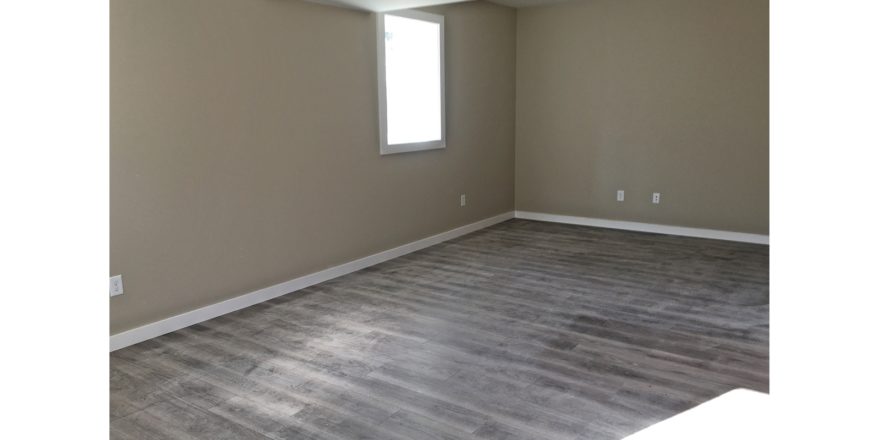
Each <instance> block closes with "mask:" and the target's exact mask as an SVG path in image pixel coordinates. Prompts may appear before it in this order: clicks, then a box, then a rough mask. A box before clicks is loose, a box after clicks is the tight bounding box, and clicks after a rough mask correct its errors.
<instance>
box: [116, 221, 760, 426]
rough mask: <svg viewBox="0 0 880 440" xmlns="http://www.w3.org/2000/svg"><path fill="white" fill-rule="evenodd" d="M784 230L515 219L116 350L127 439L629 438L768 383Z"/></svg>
mask: <svg viewBox="0 0 880 440" xmlns="http://www.w3.org/2000/svg"><path fill="white" fill-rule="evenodd" d="M768 252H769V250H768V247H767V246H762V245H752V244H743V243H734V242H725V241H716V240H704V239H696V238H684V237H675V236H667V235H656V234H645V233H638V232H627V231H616V230H609V229H600V228H589V227H581V226H570V225H560V224H552V223H542V222H534V221H525V220H511V221H508V222H505V223H502V224H499V225H496V226H493V227H491V228H487V229H484V230H481V231H478V232H475V233H473V234H470V235H467V236H464V237H461V238H458V239H455V240H452V241H449V242H446V243H443V244H440V245H437V246H434V247H431V248H428V249H425V250H423V251H420V252H416V253H413V254H410V255H407V256H405V257H401V258H398V259H395V260H392V261H389V262H386V263H383V264H379V265H377V266H373V267H371V268H368V269H364V270H361V271H359V272H356V273H353V274H350V275H347V276H344V277H340V278H337V279H335V280H332V281H329V282H325V283H322V284H319V285H316V286H313V287H310V288H308V289H304V290H302V291H299V292H296V293H293V294H290V295H287V296H285V297H281V298H277V299H275V300H272V301H269V302H266V303H262V304H259V305H256V306H253V307H250V308H247V309H244V310H241V311H239V312H236V313H232V314H229V315H226V316H222V317H220V318H216V319H213V320H210V321H207V322H204V323H202V324H199V325H195V326H192V327H189V328H186V329H183V330H180V331H177V332H174V333H170V334H167V335H165V336H162V337H159V338H156V339H153V340H150V341H146V342H143V343H140V344H137V345H135V346H132V347H128V348H125V349H122V350H118V351H116V352H113V353H112V354H111V355H110V367H111V368H110V371H111V376H110V432H111V438H116V439H154V438H160V439H188V438H198V439H267V438H271V439H367V438H369V439H474V438H482V439H570V438H585V439H620V438H623V437H625V436H626V435H629V434H631V433H633V432H635V431H638V430H639V429H641V428H644V427H646V426H648V425H651V424H653V423H656V422H658V421H660V420H663V419H665V418H668V417H670V416H672V415H674V414H676V413H679V412H681V411H683V410H685V409H687V408H690V407H693V406H695V405H697V404H699V403H701V402H704V401H706V400H708V399H710V398H712V397H715V396H717V395H720V394H722V393H724V392H726V391H728V390H731V389H734V388H741V387H745V388H751V389H756V390H760V391H767V390H768V332H769V326H768Z"/></svg>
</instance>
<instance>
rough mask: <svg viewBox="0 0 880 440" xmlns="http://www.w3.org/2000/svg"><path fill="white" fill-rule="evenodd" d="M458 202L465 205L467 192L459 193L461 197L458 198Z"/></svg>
mask: <svg viewBox="0 0 880 440" xmlns="http://www.w3.org/2000/svg"><path fill="white" fill-rule="evenodd" d="M459 203H460V204H461V206H465V205H467V194H462V195H461V197H460V198H459Z"/></svg>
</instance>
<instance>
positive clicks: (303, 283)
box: [110, 212, 514, 351]
mask: <svg viewBox="0 0 880 440" xmlns="http://www.w3.org/2000/svg"><path fill="white" fill-rule="evenodd" d="M513 216H514V213H513V212H506V213H504V214H500V215H496V216H494V217H490V218H487V219H484V220H480V221H478V222H475V223H471V224H468V225H464V226H461V227H458V228H455V229H452V230H450V231H446V232H442V233H440V234H437V235H432V236H430V237H428V238H423V239H421V240H417V241H414V242H411V243H407V244H405V245H403V246H398V247H396V248H393V249H388V250H387V251H382V252H379V253H377V254H373V255H370V256H367V257H364V258H360V259H357V260H354V261H349V262H348V263H344V264H340V265H339V266H334V267H331V268H329V269H324V270H322V271H320V272H315V273H312V274H309V275H305V276H302V277H299V278H296V279H292V280H290V281H285V282H283V283H280V284H276V285H274V286H269V287H266V288H264V289H260V290H257V291H254V292H251V293H247V294H244V295H241V296H237V297H235V298H231V299H228V300H226V301H222V302H219V303H216V304H211V305H209V306H205V307H202V308H200V309H196V310H193V311H190V312H186V313H181V314H180V315H176V316H172V317H170V318H166V319H163V320H161V321H156V322H153V323H150V324H147V325H144V326H141V327H137V328H134V329H131V330H127V331H124V332H121V333H117V334H115V335H111V336H110V351H114V350H119V349H120V348H125V347H128V346H129V345H133V344H137V343H138V342H142V341H146V340H147V339H152V338H155V337H157V336H161V335H164V334H166V333H170V332H173V331H175V330H180V329H182V328H184V327H189V326H191V325H194V324H198V323H200V322H203V321H207V320H209V319H212V318H216V317H218V316H220V315H225V314H227V313H230V312H234V311H236V310H240V309H243V308H245V307H250V306H252V305H254V304H259V303H261V302H263V301H268V300H270V299H272V298H277V297H279V296H282V295H286V294H288V293H291V292H296V291H297V290H300V289H304V288H306V287H309V286H313V285H315V284H318V283H322V282H324V281H327V280H331V279H333V278H336V277H340V276H342V275H346V274H349V273H352V272H355V271H358V270H361V269H363V268H365V267H369V266H372V265H375V264H379V263H382V262H384V261H388V260H391V259H394V258H397V257H400V256H403V255H406V254H408V253H410V252H415V251H418V250H421V249H424V248H426V247H429V246H433V245H435V244H438V243H442V242H444V241H447V240H451V239H453V238H457V237H461V236H462V235H465V234H469V233H471V232H474V231H477V230H480V229H483V228H486V227H489V226H492V225H494V224H497V223H501V222H503V221H505V220H509V219H512V218H513Z"/></svg>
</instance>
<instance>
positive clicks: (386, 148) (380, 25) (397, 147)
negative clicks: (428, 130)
mask: <svg viewBox="0 0 880 440" xmlns="http://www.w3.org/2000/svg"><path fill="white" fill-rule="evenodd" d="M386 15H393V16H397V17H404V18H411V19H414V20H421V21H428V22H431V23H437V24H439V25H440V139H439V140H433V141H427V142H412V143H406V144H394V145H388V103H387V102H386V98H387V97H386V89H385V16H386ZM376 17H377V20H376V22H377V25H376V41H377V46H376V49H377V54H378V57H377V60H378V62H377V65H378V68H379V154H382V155H385V154H395V153H406V152H409V151H422V150H436V149H440V148H446V50H445V42H444V40H445V39H446V29H445V25H444V17H443V16H442V15H436V14H429V13H427V12H421V11H413V10H401V11H393V12H385V13H377V14H376Z"/></svg>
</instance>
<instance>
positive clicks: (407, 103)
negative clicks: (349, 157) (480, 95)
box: [377, 11, 446, 154]
mask: <svg viewBox="0 0 880 440" xmlns="http://www.w3.org/2000/svg"><path fill="white" fill-rule="evenodd" d="M377 29H378V37H379V38H378V54H379V59H378V67H379V152H380V153H381V154H392V153H403V152H407V151H418V150H431V149H435V148H445V147H446V115H445V110H446V98H445V94H444V91H445V90H444V59H443V58H444V57H443V16H440V15H434V14H428V13H425V12H419V11H395V12H391V13H385V14H378V24H377Z"/></svg>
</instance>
